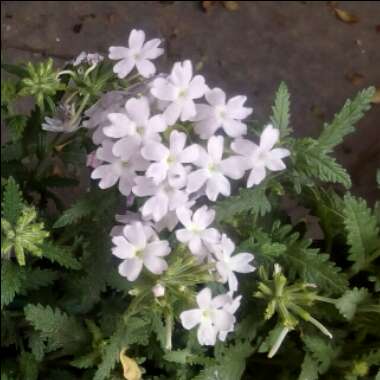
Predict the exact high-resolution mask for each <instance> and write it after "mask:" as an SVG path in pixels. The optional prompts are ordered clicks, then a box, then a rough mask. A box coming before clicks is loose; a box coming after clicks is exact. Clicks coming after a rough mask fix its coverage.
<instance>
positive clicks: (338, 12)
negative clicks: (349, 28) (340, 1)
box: [334, 8, 359, 24]
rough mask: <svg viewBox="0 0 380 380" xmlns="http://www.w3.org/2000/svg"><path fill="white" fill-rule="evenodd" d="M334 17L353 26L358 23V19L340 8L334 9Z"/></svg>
mask: <svg viewBox="0 0 380 380" xmlns="http://www.w3.org/2000/svg"><path fill="white" fill-rule="evenodd" d="M334 12H335V16H336V17H337V19H338V20H340V21H342V22H345V23H347V24H355V23H357V22H359V17H357V16H356V15H354V14H353V13H350V12H347V11H345V10H343V9H340V8H334Z"/></svg>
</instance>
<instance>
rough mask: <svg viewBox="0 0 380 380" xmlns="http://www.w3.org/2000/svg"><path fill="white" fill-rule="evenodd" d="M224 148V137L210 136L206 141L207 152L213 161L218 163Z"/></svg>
mask: <svg viewBox="0 0 380 380" xmlns="http://www.w3.org/2000/svg"><path fill="white" fill-rule="evenodd" d="M223 149H224V138H223V137H222V136H212V137H211V138H210V140H208V143H207V151H208V154H209V155H210V156H211V157H212V159H213V161H214V162H215V163H219V162H220V161H221V159H222V155H223Z"/></svg>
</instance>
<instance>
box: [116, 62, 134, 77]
mask: <svg viewBox="0 0 380 380" xmlns="http://www.w3.org/2000/svg"><path fill="white" fill-rule="evenodd" d="M134 67H135V60H134V59H132V58H125V59H122V60H121V61H119V62H118V63H117V64H116V65H115V66H114V67H113V72H114V73H115V74H117V76H118V77H119V78H120V79H122V78H125V77H126V76H127V75H128V74H129V73H130V72H131V71H132V69H133V68H134Z"/></svg>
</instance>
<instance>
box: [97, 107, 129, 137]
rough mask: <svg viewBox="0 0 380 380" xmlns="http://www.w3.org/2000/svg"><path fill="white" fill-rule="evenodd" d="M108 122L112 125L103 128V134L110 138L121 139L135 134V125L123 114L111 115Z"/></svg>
mask: <svg viewBox="0 0 380 380" xmlns="http://www.w3.org/2000/svg"><path fill="white" fill-rule="evenodd" d="M108 120H109V121H110V122H111V125H108V126H106V127H104V128H103V133H104V134H105V135H106V136H108V137H112V138H120V137H124V136H127V135H132V134H133V133H134V132H135V125H134V123H133V122H132V121H131V120H130V119H129V118H128V116H126V115H124V114H122V113H110V114H109V115H108Z"/></svg>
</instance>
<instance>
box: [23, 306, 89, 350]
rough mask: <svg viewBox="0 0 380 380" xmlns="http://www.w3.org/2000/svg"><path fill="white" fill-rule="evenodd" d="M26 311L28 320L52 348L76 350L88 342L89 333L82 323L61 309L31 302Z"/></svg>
mask: <svg viewBox="0 0 380 380" xmlns="http://www.w3.org/2000/svg"><path fill="white" fill-rule="evenodd" d="M24 312H25V318H26V320H27V321H28V322H29V323H30V324H31V325H32V326H33V327H34V328H35V329H36V330H37V331H39V332H40V333H41V337H42V338H44V339H47V340H48V346H49V348H50V350H56V349H58V348H64V349H65V350H66V351H67V352H75V351H76V350H77V349H78V348H79V347H81V346H83V345H84V344H86V342H87V339H88V335H87V332H86V330H85V329H84V327H83V326H82V325H81V323H79V321H77V320H76V319H75V318H74V317H72V316H68V315H67V314H66V313H64V312H62V311H61V310H59V309H52V308H51V307H50V306H42V305H31V304H29V305H27V306H26V307H25V309H24ZM87 343H88V342H87Z"/></svg>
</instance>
